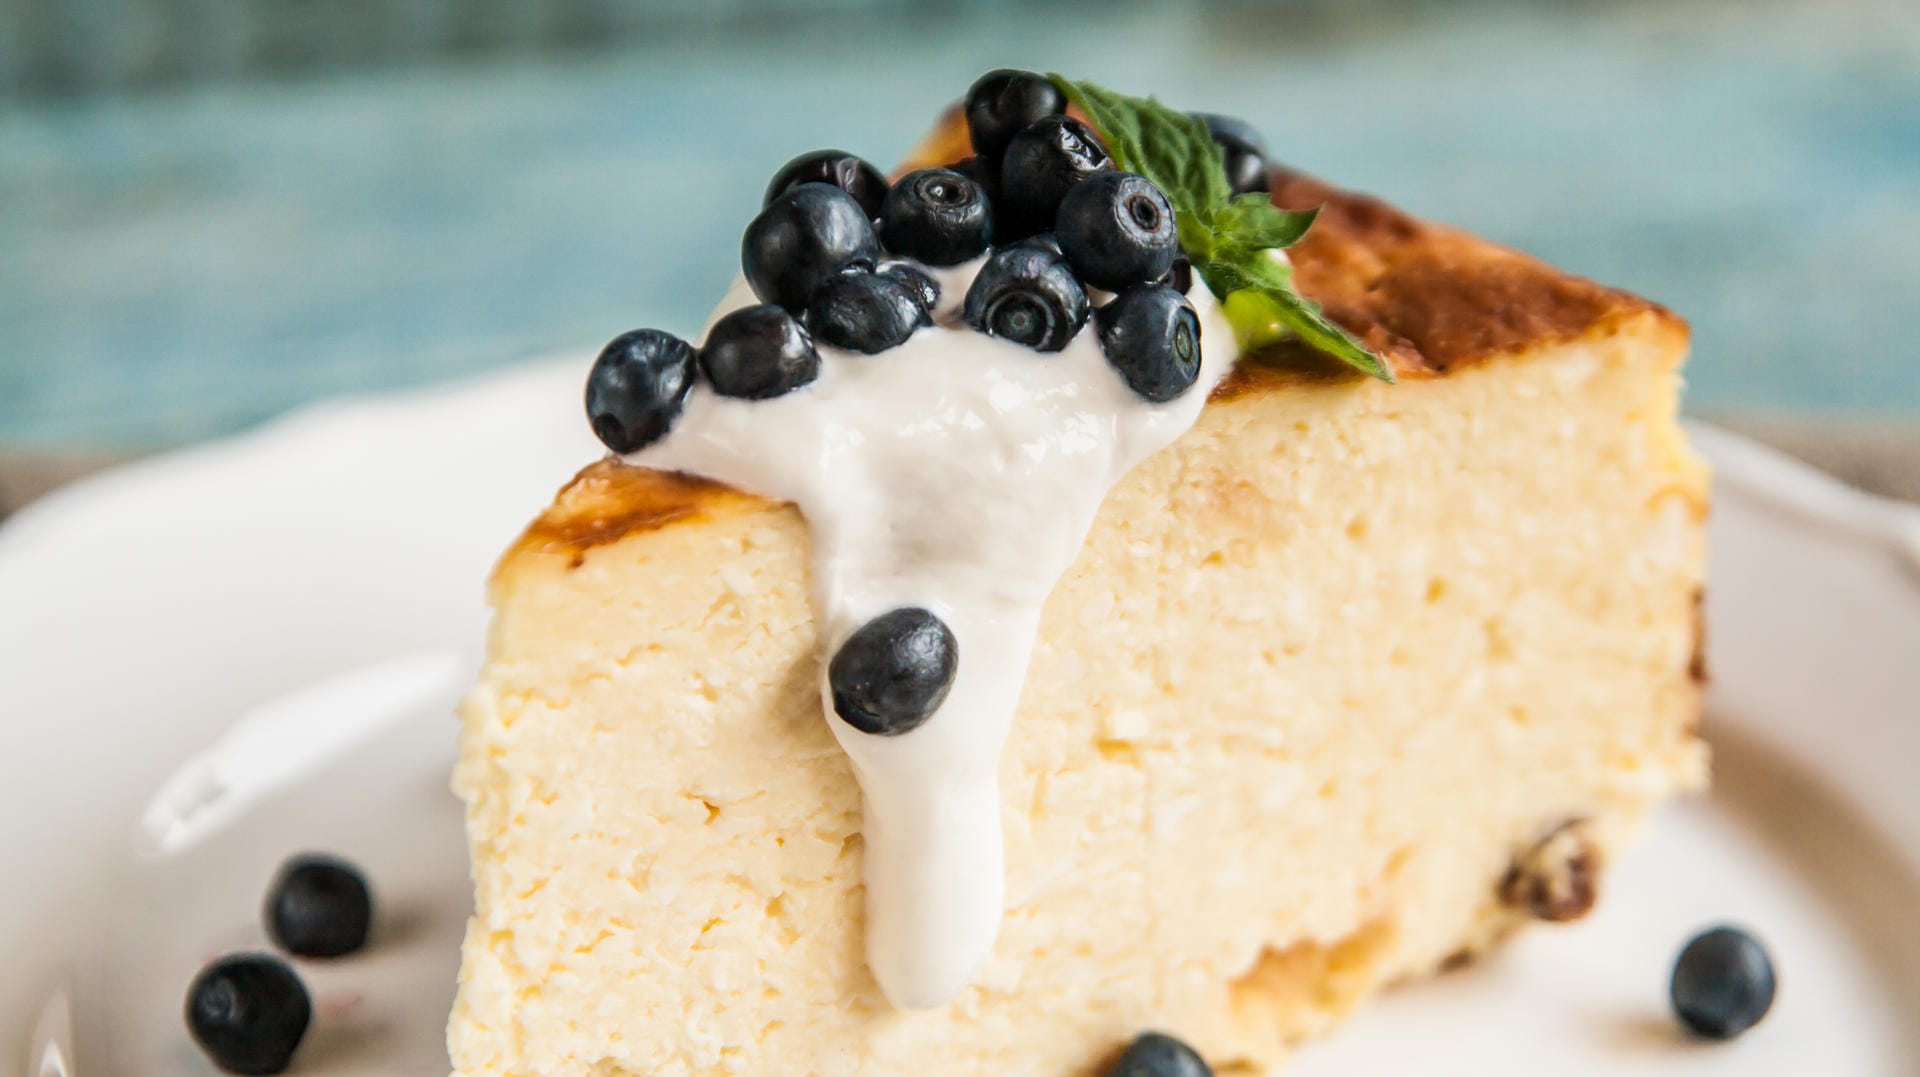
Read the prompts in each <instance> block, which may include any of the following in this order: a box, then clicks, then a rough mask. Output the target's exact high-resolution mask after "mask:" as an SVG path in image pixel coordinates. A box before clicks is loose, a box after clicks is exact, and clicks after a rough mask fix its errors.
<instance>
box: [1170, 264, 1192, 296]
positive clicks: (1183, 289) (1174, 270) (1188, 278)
mask: <svg viewBox="0 0 1920 1077" xmlns="http://www.w3.org/2000/svg"><path fill="white" fill-rule="evenodd" d="M1166 284H1167V287H1169V288H1172V289H1173V290H1174V291H1176V292H1179V293H1180V294H1181V295H1187V294H1189V293H1191V292H1192V291H1193V263H1192V262H1190V261H1188V260H1187V256H1186V255H1184V254H1179V255H1175V256H1174V259H1173V265H1172V266H1170V267H1168V269H1167V280H1166Z"/></svg>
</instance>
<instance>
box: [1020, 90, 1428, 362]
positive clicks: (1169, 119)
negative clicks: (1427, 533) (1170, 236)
mask: <svg viewBox="0 0 1920 1077" xmlns="http://www.w3.org/2000/svg"><path fill="white" fill-rule="evenodd" d="M1047 77H1048V78H1050V79H1052V80H1053V84H1054V85H1056V86H1058V87H1059V88H1060V92H1061V93H1064V94H1066V95H1067V99H1068V100H1069V101H1072V102H1073V103H1074V104H1076V105H1078V106H1080V109H1081V111H1083V112H1085V113H1086V114H1087V117H1088V118H1089V119H1091V120H1092V121H1093V126H1094V127H1095V128H1096V129H1098V130H1099V132H1100V137H1101V139H1102V140H1104V141H1105V142H1106V144H1107V152H1108V153H1109V154H1111V155H1112V156H1113V161H1114V163H1115V164H1116V165H1118V166H1119V167H1121V168H1122V169H1125V170H1126V171H1128V172H1137V173H1139V174H1140V175H1142V176H1145V177H1146V178H1147V179H1149V180H1152V181H1153V183H1154V185H1155V186H1157V187H1159V188H1160V190H1161V191H1162V192H1163V193H1165V194H1166V196H1167V201H1168V202H1170V203H1172V205H1173V213H1174V220H1175V222H1176V223H1177V225H1178V226H1179V229H1180V246H1181V247H1182V248H1183V249H1184V250H1185V251H1186V253H1187V257H1188V258H1189V259H1190V260H1191V261H1192V262H1193V268H1194V271H1195V272H1196V273H1199V274H1200V279H1202V280H1204V281H1206V283H1207V288H1208V289H1209V290H1211V291H1212V292H1213V294H1214V295H1216V296H1218V297H1220V303H1221V306H1222V308H1223V309H1224V310H1225V311H1226V314H1227V320H1228V321H1229V322H1231V323H1232V324H1233V328H1234V332H1235V334H1236V335H1238V336H1239V337H1240V343H1241V345H1242V346H1243V347H1247V348H1256V347H1259V346H1260V345H1262V344H1266V343H1269V342H1271V341H1274V340H1277V339H1280V338H1281V337H1284V336H1286V335H1287V334H1288V333H1291V334H1293V335H1294V336H1297V337H1299V338H1300V339H1301V340H1303V341H1305V342H1307V343H1308V344H1310V345H1312V346H1313V347H1315V348H1317V349H1319V350H1320V351H1323V352H1326V353H1327V354H1328V355H1331V356H1333V357H1335V358H1337V359H1339V360H1341V361H1342V362H1345V363H1347V364H1348V365H1349V366H1352V367H1354V368H1355V369H1357V370H1360V371H1362V372H1364V373H1366V374H1370V375H1372V376H1373V377H1376V378H1379V379H1380V380H1381V381H1386V382H1391V381H1393V380H1394V377H1393V368H1392V367H1391V366H1388V365H1387V363H1386V361H1385V360H1383V359H1382V358H1381V357H1380V356H1378V355H1375V354H1374V353H1373V352H1371V351H1369V350H1367V347H1366V345H1364V344H1362V343H1360V342H1359V341H1358V340H1356V339H1354V337H1353V335H1352V334H1351V333H1348V332H1347V331H1346V330H1345V329H1343V328H1341V327H1340V325H1339V323H1337V322H1335V321H1334V320H1333V319H1331V318H1329V317H1327V315H1326V312H1324V311H1322V310H1321V309H1320V305H1319V304H1318V303H1315V302H1314V301H1313V300H1311V299H1308V298H1307V297H1305V296H1303V295H1301V294H1300V293H1299V292H1297V291H1295V290H1294V287H1293V269H1292V267H1291V266H1289V265H1288V264H1287V263H1286V262H1285V261H1283V260H1279V259H1276V258H1274V257H1273V255H1272V254H1270V253H1269V252H1270V251H1274V250H1278V249H1283V248H1286V247H1289V246H1292V245H1293V244H1294V243H1295V242H1296V241H1297V240H1299V238H1300V237H1301V236H1303V235H1305V234H1306V233H1307V229H1308V228H1311V227H1312V226H1313V219H1314V217H1315V215H1316V214H1318V213H1319V211H1318V210H1301V211H1289V210H1283V209H1280V208H1279V207H1277V206H1275V205H1274V204H1273V203H1272V201H1271V200H1269V199H1268V198H1267V197H1266V196H1265V195H1261V194H1243V195H1240V196H1238V197H1235V196H1234V194H1233V188H1232V186H1231V185H1229V184H1228V183H1227V171H1226V164H1225V160H1224V158H1223V157H1222V155H1221V152H1220V148H1219V147H1218V146H1216V145H1214V142H1213V136H1212V134H1211V133H1210V132H1208V130H1207V125H1206V121H1204V120H1201V119H1199V118H1197V117H1194V116H1189V115H1187V114H1186V113H1184V112H1178V111H1176V110H1174V109H1170V108H1168V107H1167V106H1165V105H1163V104H1161V103H1160V102H1159V101H1157V100H1155V99H1154V98H1151V97H1149V98H1145V99H1142V98H1138V97H1128V96H1127V95H1125V94H1119V93H1115V92H1113V91H1112V90H1109V89H1107V88H1106V87H1104V86H1098V85H1095V84H1094V83H1091V82H1078V81H1075V80H1073V79H1069V78H1066V77H1064V76H1061V75H1048V76H1047Z"/></svg>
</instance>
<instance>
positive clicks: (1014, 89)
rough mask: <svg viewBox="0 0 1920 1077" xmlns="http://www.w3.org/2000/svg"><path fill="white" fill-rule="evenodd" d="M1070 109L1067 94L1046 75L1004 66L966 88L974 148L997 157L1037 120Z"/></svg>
mask: <svg viewBox="0 0 1920 1077" xmlns="http://www.w3.org/2000/svg"><path fill="white" fill-rule="evenodd" d="M1066 110H1067V97H1066V95H1065V94H1063V93H1061V92H1060V88H1059V87H1058V86H1055V85H1054V84H1053V83H1052V82H1051V81H1049V80H1048V79H1047V77H1046V76H1045V75H1038V74H1035V73H1034V72H1032V71H1015V70H1012V69H1010V68H1001V69H1000V70H998V71H989V72H987V73H986V74H984V75H982V76H980V77H979V78H978V79H976V80H974V83H973V86H972V87H971V88H969V89H968V90H967V130H968V132H969V133H970V134H971V135H972V136H973V150H974V152H975V153H978V154H980V155H981V156H983V157H988V158H994V157H998V156H1000V154H1001V153H1003V152H1005V150H1006V148H1007V143H1009V142H1011V141H1013V136H1015V135H1017V134H1019V133H1020V132H1021V131H1022V130H1023V129H1025V128H1026V126H1027V125H1028V124H1030V123H1032V122H1033V121H1035V120H1038V119H1042V118H1044V117H1047V116H1052V115H1055V114H1057V113H1061V112H1065V111H1066Z"/></svg>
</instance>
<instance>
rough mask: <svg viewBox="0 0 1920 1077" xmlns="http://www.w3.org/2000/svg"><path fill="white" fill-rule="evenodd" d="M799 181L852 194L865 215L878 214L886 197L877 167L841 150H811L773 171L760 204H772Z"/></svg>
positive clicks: (885, 188) (883, 180)
mask: <svg viewBox="0 0 1920 1077" xmlns="http://www.w3.org/2000/svg"><path fill="white" fill-rule="evenodd" d="M802 183H825V184H830V185H832V186H834V187H838V188H840V189H841V190H843V191H845V192H847V193H848V194H850V195H852V196H853V200H854V201H855V202H858V203H860V208H861V209H863V210H866V212H867V216H869V217H878V216H880V202H881V200H882V199H884V198H886V197H887V178H886V177H885V176H883V175H881V174H880V170H879V169H877V168H875V167H873V166H872V165H870V164H868V163H867V162H865V161H863V160H861V159H860V158H858V157H855V156H854V155H853V154H851V153H847V152H845V151H842V150H815V151H814V152H812V153H803V154H801V155H800V156H798V157H795V158H794V159H793V160H791V161H788V162H787V163H786V164H784V165H782V166H780V171H778V172H775V173H774V174H773V181H772V182H771V183H768V184H767V197H766V199H765V202H764V203H763V204H764V205H768V206H771V205H773V200H774V199H776V198H779V197H780V196H781V195H783V194H786V193H787V192H788V191H790V190H792V189H793V188H795V187H798V186H800V185H801V184H802Z"/></svg>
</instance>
